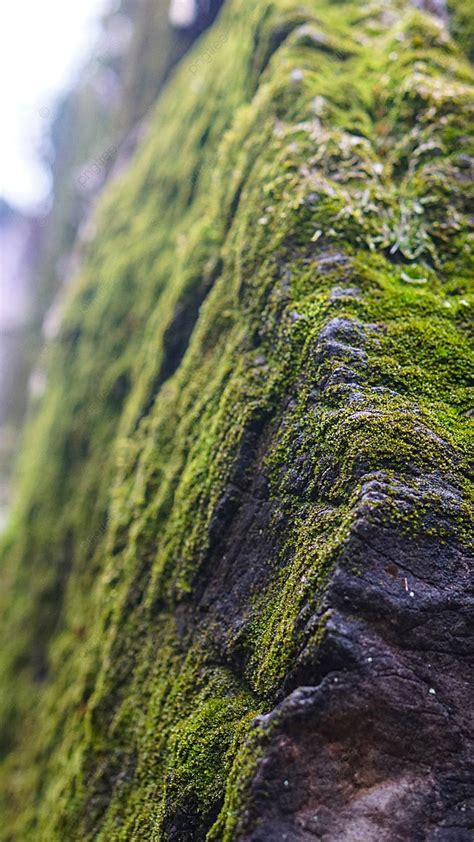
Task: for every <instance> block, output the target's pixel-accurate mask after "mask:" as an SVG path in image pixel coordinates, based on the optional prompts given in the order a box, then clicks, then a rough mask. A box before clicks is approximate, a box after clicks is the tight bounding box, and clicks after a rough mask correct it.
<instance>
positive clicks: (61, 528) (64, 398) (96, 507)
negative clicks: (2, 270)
mask: <svg viewBox="0 0 474 842" xmlns="http://www.w3.org/2000/svg"><path fill="white" fill-rule="evenodd" d="M472 82H473V77H472V72H471V69H470V67H469V65H468V63H467V60H466V58H465V56H463V54H462V53H461V52H460V51H459V49H458V48H457V47H456V45H455V44H454V43H453V41H452V40H450V38H449V36H448V35H447V34H446V31H445V28H444V27H443V25H442V24H441V23H440V22H438V21H437V20H436V19H435V18H433V17H430V16H429V15H426V14H424V13H422V12H420V11H417V10H415V9H414V8H413V7H412V6H410V5H408V4H406V3H396V2H390V0H387V2H379V0H374V2H369V3H354V4H351V3H347V2H332V3H328V2H325V0H319V2H317V3H316V2H305V3H299V2H298V3H296V2H290V0H286V2H284V0H274V2H267V1H266V0H258V2H255V0H231V2H229V3H227V4H226V5H225V7H224V9H223V12H222V14H221V16H220V18H219V20H218V21H217V23H216V24H215V25H214V27H213V28H212V29H211V30H210V31H209V32H208V33H207V35H206V36H205V38H204V39H203V40H202V41H201V43H200V44H199V45H198V46H197V47H196V48H195V49H194V50H193V51H192V52H191V54H190V55H189V56H188V57H187V58H186V59H185V60H184V61H183V62H182V64H181V66H180V67H179V68H178V71H177V72H176V74H175V76H174V78H173V79H172V80H171V82H170V83H169V84H168V86H167V88H166V89H165V91H164V93H163V95H162V97H161V98H160V101H159V103H158V106H157V108H156V112H155V114H154V117H153V121H152V124H151V126H150V129H149V132H148V135H147V137H146V139H145V140H144V142H143V143H142V146H141V149H140V150H139V153H138V154H137V156H136V158H135V160H134V162H133V164H132V166H131V167H130V169H129V171H128V172H127V173H126V174H125V175H122V176H120V177H119V178H117V179H116V180H115V181H114V183H113V184H111V185H110V186H109V188H108V189H107V192H106V195H105V196H104V197H103V200H102V202H101V206H100V208H99V209H98V211H97V213H96V216H95V220H94V226H91V225H90V226H89V230H90V229H91V227H94V228H95V233H94V236H93V238H92V239H91V240H89V241H88V242H83V243H82V246H81V266H82V268H81V271H80V273H79V276H78V277H77V278H76V281H75V283H74V284H72V286H71V287H70V288H68V289H67V290H66V292H65V293H64V295H63V298H62V301H61V302H60V312H59V315H58V318H57V321H58V329H57V333H56V336H55V337H54V338H53V339H51V340H50V341H49V344H48V347H47V348H46V350H45V353H44V358H43V360H42V362H41V365H42V366H43V368H44V371H45V373H46V376H47V381H48V385H47V388H46V391H45V393H44V395H43V396H42V397H41V398H38V399H37V401H36V404H35V405H34V406H32V407H31V411H30V416H31V417H30V420H29V425H28V429H27V433H26V435H25V442H24V448H23V454H22V459H21V461H20V466H19V479H18V495H17V502H16V506H15V511H14V516H13V519H12V523H11V527H10V529H9V531H8V533H7V535H6V536H5V538H4V541H3V549H2V562H1V578H2V589H1V593H2V596H1V601H2V604H1V617H2V620H1V622H2V627H3V636H4V637H3V639H4V643H3V644H2V661H1V683H0V687H1V690H0V693H1V697H0V699H1V720H2V731H1V740H0V745H1V750H2V766H1V811H2V813H1V820H0V827H1V830H0V837H1V839H2V840H4V842H7V840H8V842H13V840H15V842H16V840H25V842H26V841H27V840H35V842H54V840H58V842H59V841H60V842H65V840H68V842H70V841H71V842H72V840H89V839H94V840H101V842H105V841H106V840H107V842H110V840H117V842H118V840H124V842H125V840H140V842H145V840H159V839H170V840H171V839H172V840H204V839H208V840H237V839H241V840H244V839H245V840H250V839H252V840H277V839H287V840H306V839H308V840H310V839H313V838H324V839H336V838H337V839H349V838H350V839H364V840H372V839H373V840H375V839H377V840H395V839H409V838H410V839H414V840H415V839H420V840H421V839H430V840H431V839H433V840H434V839H436V840H447V839H454V838H456V840H464V839H466V840H467V839H468V838H470V837H469V836H468V834H469V826H470V825H469V822H470V821H472V816H471V818H469V811H468V809H467V808H466V806H465V803H464V801H463V798H465V797H466V796H465V794H464V795H463V794H462V793H465V790H463V789H462V787H463V786H465V785H466V784H467V781H468V777H469V775H468V771H469V763H468V759H467V758H468V756H469V755H468V747H469V741H468V737H467V735H466V724H465V721H464V719H463V717H464V716H466V707H468V705H467V697H468V692H469V690H468V677H467V670H466V669H465V658H466V654H467V651H468V650H467V647H468V632H467V628H468V627H467V620H466V621H465V617H466V611H467V607H466V606H467V602H466V600H467V597H466V590H465V588H466V587H467V586H466V584H465V576H466V559H467V550H466V549H465V545H466V544H467V539H468V535H469V513H470V509H469V500H471V501H472V496H470V486H469V480H468V473H467V465H468V445H469V435H468V425H469V423H470V408H471V406H472V402H471V403H470V402H469V393H468V378H469V369H470V363H471V362H472V357H470V356H469V345H468V326H469V301H470V298H469V284H470V282H472V252H471V250H470V246H471V244H472V242H471V241H470V240H469V231H468V215H467V214H468V202H469V191H470V190H471V187H472V179H471V176H472V158H471V157H470V155H471V153H472V150H470V149H469V148H468V143H469V136H470V135H472V102H473V93H474V89H473V86H472ZM471 192H472V191H471ZM471 399H472V396H471ZM318 822H319V824H318ZM318 828H319V829H318ZM450 832H452V833H457V834H458V835H456V836H454V835H453V836H449V833H450ZM351 833H352V835H350V834H351ZM357 834H359V835H357ZM443 834H445V835H443ZM463 834H464V835H463Z"/></svg>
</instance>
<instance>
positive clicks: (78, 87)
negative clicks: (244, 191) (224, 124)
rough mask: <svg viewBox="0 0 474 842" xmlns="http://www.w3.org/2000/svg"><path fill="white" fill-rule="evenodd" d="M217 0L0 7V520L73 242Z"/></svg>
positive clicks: (47, 0) (32, 2) (70, 270)
mask: <svg viewBox="0 0 474 842" xmlns="http://www.w3.org/2000/svg"><path fill="white" fill-rule="evenodd" d="M220 4H221V0H115V2H113V0H69V2H68V3H64V2H62V0H43V2H42V3H41V4H38V3H37V2H36V0H17V3H16V4H10V3H8V4H7V3H4V4H2V5H1V7H0V94H1V97H0V101H1V103H2V126H3V131H2V134H1V135H0V149H1V154H0V529H1V528H2V527H3V526H4V524H5V522H6V519H7V516H8V507H9V502H10V498H11V479H12V472H13V469H14V462H15V454H16V452H17V449H18V445H19V441H20V439H21V430H22V427H23V424H24V420H25V414H26V412H27V404H28V397H29V396H31V395H33V396H34V395H35V394H39V393H41V391H42V389H43V388H44V384H43V382H42V377H41V375H40V374H39V368H38V367H37V366H36V365H35V361H37V360H38V357H39V355H40V354H41V348H42V344H43V342H44V341H45V340H46V339H47V338H48V334H52V333H54V323H55V320H54V301H55V298H56V296H57V295H58V293H59V292H60V290H61V288H62V287H63V286H64V284H67V283H68V280H69V279H70V278H71V276H72V275H73V274H74V272H75V269H76V268H77V266H76V263H77V259H75V253H76V252H75V248H74V244H75V243H76V241H80V240H81V239H84V238H87V236H89V234H90V226H89V232H88V225H87V221H88V219H89V218H90V213H91V210H92V208H93V205H94V203H95V201H96V200H97V196H98V194H99V193H100V191H101V190H102V189H103V186H104V184H105V183H106V182H107V180H108V179H109V178H111V177H113V176H114V175H115V174H116V173H117V172H119V171H120V170H121V169H123V168H124V167H126V166H127V163H128V161H129V159H130V157H131V156H132V155H133V152H134V149H135V147H136V144H137V142H138V141H139V139H140V137H141V135H142V133H143V131H144V130H145V129H146V124H147V112H148V111H149V109H150V108H151V106H152V105H153V103H154V102H155V100H156V98H157V96H158V94H159V91H160V88H161V87H162V85H163V83H164V81H165V80H166V78H167V77H168V75H169V73H170V72H171V71H172V69H173V67H174V65H175V64H176V62H177V61H179V59H180V57H181V56H182V55H183V54H184V52H186V50H187V49H188V48H189V46H190V45H191V44H192V42H193V41H194V40H195V38H196V37H197V36H198V35H199V34H200V32H201V31H202V30H203V29H205V28H206V27H207V26H208V25H209V24H210V23H211V22H212V20H213V18H214V17H215V15H216V14H217V11H218V8H219V6H220Z"/></svg>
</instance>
